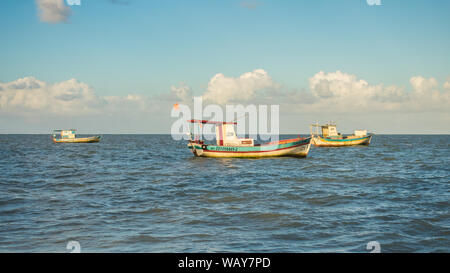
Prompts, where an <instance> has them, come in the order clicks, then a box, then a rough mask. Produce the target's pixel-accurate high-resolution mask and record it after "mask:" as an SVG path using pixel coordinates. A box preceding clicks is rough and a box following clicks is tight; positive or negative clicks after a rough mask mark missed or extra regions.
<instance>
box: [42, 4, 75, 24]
mask: <svg viewBox="0 0 450 273" xmlns="http://www.w3.org/2000/svg"><path fill="white" fill-rule="evenodd" d="M36 4H37V6H38V11H39V12H38V13H39V18H40V20H41V21H42V22H47V23H60V22H66V21H67V20H68V18H69V16H70V15H71V10H70V8H69V7H68V6H66V5H65V4H64V0H36Z"/></svg>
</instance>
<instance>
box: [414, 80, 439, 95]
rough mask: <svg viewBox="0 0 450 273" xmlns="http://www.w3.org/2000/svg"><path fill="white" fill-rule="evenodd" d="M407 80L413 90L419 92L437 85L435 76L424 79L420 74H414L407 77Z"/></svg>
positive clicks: (432, 88)
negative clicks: (409, 77)
mask: <svg viewBox="0 0 450 273" xmlns="http://www.w3.org/2000/svg"><path fill="white" fill-rule="evenodd" d="M409 82H410V83H411V86H412V88H413V90H414V91H415V92H417V93H419V94H424V93H427V92H429V91H431V90H435V89H436V88H437V87H438V82H437V80H436V79H435V78H429V79H426V78H424V77H422V76H415V77H412V78H411V79H409Z"/></svg>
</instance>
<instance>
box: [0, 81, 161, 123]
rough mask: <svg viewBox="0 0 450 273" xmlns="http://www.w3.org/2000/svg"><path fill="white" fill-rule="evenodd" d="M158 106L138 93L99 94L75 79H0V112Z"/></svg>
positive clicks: (107, 111) (27, 113)
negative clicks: (6, 81) (48, 80)
mask: <svg viewBox="0 0 450 273" xmlns="http://www.w3.org/2000/svg"><path fill="white" fill-rule="evenodd" d="M159 109H160V108H159V107H158V105H155V103H154V101H153V100H151V99H150V98H148V97H146V96H142V95H136V94H129V95H126V96H123V97H120V96H106V97H100V96H98V95H96V94H95V92H94V91H93V90H92V88H91V87H90V86H89V85H87V84H85V83H83V82H79V81H77V80H75V79H70V80H67V81H62V82H57V83H47V82H44V81H40V80H37V79H36V78H34V77H25V78H21V79H18V80H15V81H12V82H8V83H1V82H0V112H3V113H10V114H14V115H17V116H32V115H35V114H36V113H38V114H46V115H60V116H66V117H69V116H83V115H92V114H98V115H102V114H106V115H111V114H114V113H119V114H129V113H136V112H139V113H145V112H155V111H157V110H159Z"/></svg>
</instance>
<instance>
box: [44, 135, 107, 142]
mask: <svg viewBox="0 0 450 273" xmlns="http://www.w3.org/2000/svg"><path fill="white" fill-rule="evenodd" d="M100 138H101V137H100V136H92V137H80V138H64V139H62V138H60V139H56V138H53V141H54V142H55V143H93V142H99V141H100Z"/></svg>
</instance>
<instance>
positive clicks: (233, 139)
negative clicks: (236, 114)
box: [189, 120, 255, 147]
mask: <svg viewBox="0 0 450 273" xmlns="http://www.w3.org/2000/svg"><path fill="white" fill-rule="evenodd" d="M189 122H191V123H200V124H215V129H216V145H217V146H234V147H248V146H255V143H254V139H252V138H239V137H237V135H236V132H235V131H234V125H236V124H237V122H220V121H208V120H189Z"/></svg>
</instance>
